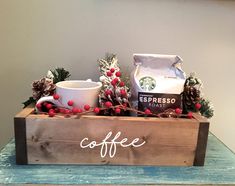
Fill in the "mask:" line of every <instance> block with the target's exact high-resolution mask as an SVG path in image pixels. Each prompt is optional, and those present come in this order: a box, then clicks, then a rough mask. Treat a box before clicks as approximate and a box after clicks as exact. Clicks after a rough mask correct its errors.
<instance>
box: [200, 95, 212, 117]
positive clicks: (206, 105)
mask: <svg viewBox="0 0 235 186" xmlns="http://www.w3.org/2000/svg"><path fill="white" fill-rule="evenodd" d="M200 104H201V108H200V110H199V111H200V113H201V115H203V116H205V117H207V118H211V117H212V116H213V115H214V108H213V106H212V105H211V103H210V101H209V100H206V99H204V98H203V99H201V101H200Z"/></svg>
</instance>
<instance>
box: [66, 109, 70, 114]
mask: <svg viewBox="0 0 235 186" xmlns="http://www.w3.org/2000/svg"><path fill="white" fill-rule="evenodd" d="M71 112H72V111H71V110H69V109H65V111H64V113H65V114H71Z"/></svg>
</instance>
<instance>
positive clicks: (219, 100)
mask: <svg viewBox="0 0 235 186" xmlns="http://www.w3.org/2000/svg"><path fill="white" fill-rule="evenodd" d="M234 20H235V1H232V0H223V1H222V0H207V1H205V0H197V1H196V0H187V1H186V0H119V1H117V0H20V1H19V0H0V63H1V66H0V85H1V91H0V95H1V96H0V103H1V112H0V117H1V122H0V146H3V145H4V144H6V143H7V141H8V140H9V139H10V138H11V137H12V135H13V116H14V115H15V114H16V113H17V112H18V111H19V110H20V109H21V107H22V105H21V102H22V101H24V100H25V99H27V97H28V96H30V94H31V90H30V85H31V82H32V81H33V80H35V79H39V78H40V77H42V76H44V75H45V74H46V72H47V70H48V69H51V68H52V69H53V68H55V67H57V66H62V67H65V68H67V69H68V70H70V71H71V73H72V79H86V78H93V79H97V78H98V69H97V62H96V60H97V58H100V57H103V56H104V54H105V53H106V52H114V53H117V54H118V57H119V60H120V63H121V65H122V66H123V67H128V68H130V69H131V68H132V54H133V53H162V54H178V55H180V56H181V57H182V58H183V59H184V66H183V67H184V70H185V71H186V72H187V73H189V72H191V71H195V72H197V74H198V76H199V77H200V78H201V79H202V80H203V81H204V87H205V88H204V93H205V94H206V95H207V96H208V97H209V98H210V99H211V101H212V102H213V103H214V106H215V109H216V115H215V117H214V118H213V119H212V120H211V131H212V132H214V133H215V134H216V135H217V136H218V137H219V138H220V139H221V140H222V141H223V142H224V143H225V144H226V145H228V146H229V147H230V148H232V149H233V150H235V143H234V141H235V124H234V123H235V119H234V118H235V117H234V115H235V114H234V111H235V110H234V105H235V104H234V103H235V102H234V94H235V88H234V85H233V83H234V82H233V81H234V73H235V70H234V69H235V21H234Z"/></svg>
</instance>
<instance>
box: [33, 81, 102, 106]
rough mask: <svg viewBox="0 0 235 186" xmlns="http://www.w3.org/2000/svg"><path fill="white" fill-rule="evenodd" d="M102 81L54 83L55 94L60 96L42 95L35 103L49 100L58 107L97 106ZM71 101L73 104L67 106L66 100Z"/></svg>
mask: <svg viewBox="0 0 235 186" xmlns="http://www.w3.org/2000/svg"><path fill="white" fill-rule="evenodd" d="M101 86H102V83H101V82H94V81H91V80H90V79H88V80H68V81H61V82H58V83H56V94H58V95H59V96H60V98H59V99H58V100H55V99H54V98H53V96H46V97H42V98H40V99H39V100H38V101H37V104H41V103H43V102H51V103H53V104H55V105H56V106H58V107H65V108H72V107H77V108H81V109H83V107H84V105H86V104H87V105H89V106H90V107H95V106H97V100H98V95H99V92H100V90H101ZM70 100H72V101H73V106H72V107H70V106H68V101H70Z"/></svg>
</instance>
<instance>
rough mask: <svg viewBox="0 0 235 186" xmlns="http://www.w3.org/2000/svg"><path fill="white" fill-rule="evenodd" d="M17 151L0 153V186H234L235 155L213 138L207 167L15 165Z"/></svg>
mask: <svg viewBox="0 0 235 186" xmlns="http://www.w3.org/2000/svg"><path fill="white" fill-rule="evenodd" d="M14 148H15V147H14V141H13V140H12V141H11V142H10V143H9V144H7V145H6V146H5V147H4V148H3V149H2V151H1V153H0V185H4V184H6V185H7V184H12V185H18V184H19V185H24V184H32V185H38V184H39V185H40V184H41V185H47V184H48V185H50V184H52V185H57V184H61V185H66V184H69V185H70V184H71V185H78V184H123V185H127V184H132V185H135V184H138V185H141V184H144V185H148V184H150V185H171V184H176V185H193V184H197V185H199V184H201V185H212V184H215V185H220V184H230V185H235V155H234V153H233V152H231V151H230V150H229V149H228V148H227V147H226V146H225V145H224V144H223V143H221V142H220V141H219V140H218V139H217V138H216V137H215V136H213V135H212V134H210V135H209V141H208V148H207V155H206V162H205V166H204V167H154V166H148V167H145V166H72V165H16V164H15V150H14Z"/></svg>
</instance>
